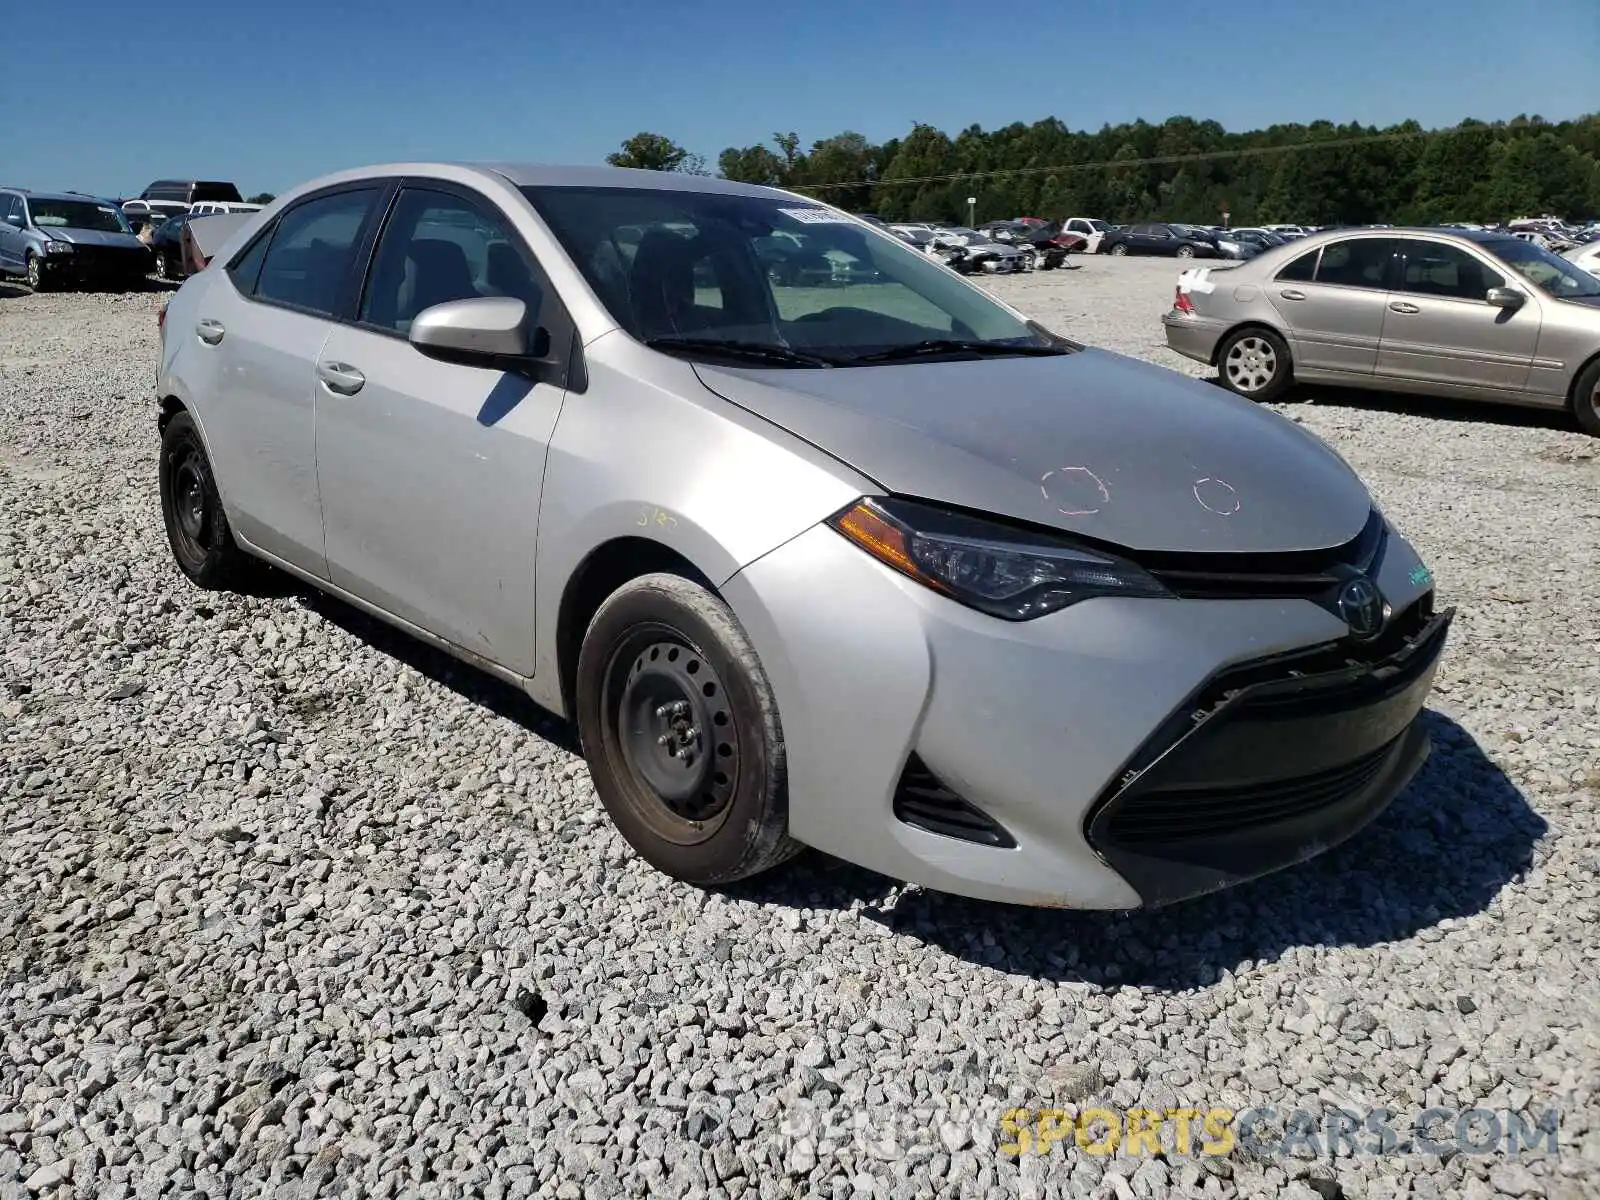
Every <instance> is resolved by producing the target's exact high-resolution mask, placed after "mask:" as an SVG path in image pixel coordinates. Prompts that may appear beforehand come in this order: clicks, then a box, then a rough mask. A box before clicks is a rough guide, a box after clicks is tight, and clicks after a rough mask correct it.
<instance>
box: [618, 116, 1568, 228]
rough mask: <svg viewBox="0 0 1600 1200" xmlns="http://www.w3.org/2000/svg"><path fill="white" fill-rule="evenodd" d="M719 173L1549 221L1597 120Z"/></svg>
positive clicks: (1088, 201) (1157, 139)
mask: <svg viewBox="0 0 1600 1200" xmlns="http://www.w3.org/2000/svg"><path fill="white" fill-rule="evenodd" d="M607 161H608V162H610V163H612V164H613V165H615V166H629V167H644V168H647V169H651V170H658V171H692V172H695V173H698V174H708V173H709V170H708V168H707V165H706V163H705V160H704V159H703V158H702V157H701V156H699V155H696V154H692V153H690V152H689V151H688V150H686V149H685V148H683V147H681V146H679V145H677V144H676V143H675V142H673V141H672V140H671V139H670V138H668V137H666V136H664V135H661V134H657V133H640V134H636V135H635V136H634V137H632V138H629V139H628V140H627V141H626V142H624V143H623V145H622V148H621V150H619V151H618V152H617V153H614V154H611V155H609V156H608V157H607ZM717 173H718V174H720V175H721V176H722V177H724V178H726V179H735V180H741V181H744V182H747V183H762V184H769V185H772V186H777V187H785V188H791V189H794V190H797V191H802V192H807V191H809V192H811V193H812V194H814V195H816V196H817V197H818V198H819V199H822V200H826V201H828V202H829V203H831V204H837V205H839V206H840V207H842V208H846V209H849V210H851V211H853V212H869V213H876V214H877V215H878V216H881V217H883V218H885V219H889V220H896V219H898V220H913V221H928V220H958V221H964V220H966V219H967V217H968V215H969V214H968V204H967V200H968V198H969V197H971V198H972V199H973V200H975V202H976V203H975V205H974V207H975V209H976V213H975V219H976V220H978V221H985V220H994V219H1001V218H1006V217H1013V216H1040V217H1046V218H1054V219H1060V218H1063V217H1067V216H1090V217H1100V218H1103V219H1105V220H1108V221H1117V222H1125V221H1136V220H1165V221H1187V222H1192V223H1195V224H1205V225H1211V224H1218V223H1222V222H1224V221H1225V222H1227V223H1230V224H1233V225H1254V224H1259V223H1263V222H1301V223H1306V224H1312V225H1333V224H1347V225H1363V224H1373V223H1378V222H1387V223H1391V224H1400V225H1415V224H1431V223H1436V222H1440V221H1475V222H1483V223H1489V222H1499V221H1507V220H1512V219H1514V218H1516V217H1521V216H1535V215H1543V214H1546V213H1549V214H1552V215H1555V216H1560V217H1564V218H1567V219H1569V220H1589V219H1593V218H1594V217H1595V216H1597V215H1600V114H1589V115H1585V116H1582V117H1578V118H1575V119H1573V120H1569V121H1546V120H1544V119H1543V118H1541V117H1538V116H1531V117H1530V116H1519V117H1516V118H1515V119H1513V120H1510V121H1500V122H1493V123H1489V122H1483V121H1475V120H1469V121H1463V122H1462V123H1461V124H1459V125H1455V126H1451V127H1449V128H1444V129H1433V130H1426V129H1423V128H1422V126H1421V125H1419V124H1418V123H1417V122H1415V121H1405V122H1402V123H1401V124H1398V125H1391V126H1387V127H1378V126H1374V125H1360V124H1343V125H1336V124H1334V123H1332V122H1330V121H1313V122H1312V123H1310V124H1309V125H1298V124H1296V125H1273V126H1271V127H1269V128H1266V129H1258V130H1252V131H1250V132H1246V133H1230V132H1228V131H1227V130H1225V129H1224V128H1223V127H1222V126H1221V125H1220V124H1218V123H1217V122H1216V121H1197V120H1195V119H1194V118H1192V117H1170V118H1168V119H1167V120H1165V121H1163V122H1161V123H1160V124H1151V123H1149V122H1146V121H1143V120H1140V121H1134V122H1132V123H1131V124H1122V125H1106V126H1104V127H1103V128H1101V129H1100V131H1099V132H1097V133H1087V132H1082V131H1077V132H1075V131H1073V130H1071V129H1069V128H1068V127H1067V126H1066V124H1065V123H1064V122H1062V121H1061V120H1059V119H1057V118H1055V117H1050V118H1047V119H1046V120H1042V121H1036V122H1034V123H1033V124H1031V125H1028V124H1023V123H1022V122H1016V123H1013V124H1011V125H1007V126H1005V127H1004V128H1003V129H995V130H989V131H985V130H984V129H982V128H980V127H979V126H977V125H972V126H969V127H967V128H966V129H964V130H962V131H961V132H960V133H958V134H956V135H955V136H954V137H951V136H950V135H949V134H947V133H944V132H943V131H941V130H939V129H936V128H934V127H933V126H931V125H925V124H921V123H918V124H915V125H913V127H912V129H911V131H910V132H909V133H907V134H906V136H905V137H903V138H891V139H890V140H889V141H886V142H882V143H874V142H872V141H870V140H868V139H867V138H866V137H863V136H862V135H861V134H859V133H854V132H845V133H840V134H836V135H835V136H833V137H828V138H823V139H821V140H819V141H815V142H812V143H811V145H810V147H809V148H804V147H802V144H801V141H800V138H799V137H798V136H797V135H796V134H794V133H792V132H790V133H775V134H774V135H773V137H772V141H771V143H770V145H768V144H763V145H758V146H743V147H735V146H730V147H729V148H727V149H726V150H724V151H722V153H721V154H720V155H718V156H717Z"/></svg>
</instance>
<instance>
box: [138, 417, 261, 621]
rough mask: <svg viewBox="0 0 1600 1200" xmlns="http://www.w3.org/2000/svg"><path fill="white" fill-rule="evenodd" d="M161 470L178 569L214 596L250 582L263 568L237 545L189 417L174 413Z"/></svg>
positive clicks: (163, 508) (164, 515) (163, 498)
mask: <svg viewBox="0 0 1600 1200" xmlns="http://www.w3.org/2000/svg"><path fill="white" fill-rule="evenodd" d="M160 470H161V480H160V483H161V517H162V520H163V522H164V523H165V525H166V527H167V542H168V544H169V545H170V546H171V547H172V557H173V558H174V559H175V560H176V561H177V564H178V569H179V570H180V571H182V572H183V573H184V575H185V576H186V577H187V578H188V580H189V581H190V582H191V583H193V584H195V585H196V586H197V587H203V588H207V589H210V590H213V591H215V590H220V589H225V588H233V587H238V586H240V585H242V584H245V583H248V582H249V581H250V580H251V578H252V576H254V575H255V574H256V573H257V572H258V571H259V570H260V567H259V566H258V564H257V562H256V560H255V559H253V558H251V557H250V556H249V555H247V554H246V553H245V552H244V551H243V550H241V549H239V547H238V545H237V543H235V542H234V540H233V531H232V530H230V529H229V528H228V518H227V517H226V516H225V515H224V514H223V511H222V498H221V496H220V495H218V493H217V483H216V479H215V478H214V477H213V476H212V474H211V460H210V459H209V458H207V457H206V451H205V447H204V446H203V445H202V444H201V442H200V431H199V429H198V428H197V427H196V426H195V423H194V418H193V417H191V416H190V415H189V414H188V413H186V412H180V413H176V414H174V415H173V417H172V419H171V420H169V421H168V422H167V427H166V429H165V430H164V431H163V432H162V435H161V468H160Z"/></svg>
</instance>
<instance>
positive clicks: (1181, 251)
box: [1178, 246, 1194, 258]
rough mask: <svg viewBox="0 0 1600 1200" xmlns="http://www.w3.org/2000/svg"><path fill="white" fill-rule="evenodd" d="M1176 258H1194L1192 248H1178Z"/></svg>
mask: <svg viewBox="0 0 1600 1200" xmlns="http://www.w3.org/2000/svg"><path fill="white" fill-rule="evenodd" d="M1178 257H1179V258H1193V257H1194V247H1193V246H1179V247H1178Z"/></svg>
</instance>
